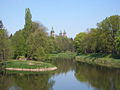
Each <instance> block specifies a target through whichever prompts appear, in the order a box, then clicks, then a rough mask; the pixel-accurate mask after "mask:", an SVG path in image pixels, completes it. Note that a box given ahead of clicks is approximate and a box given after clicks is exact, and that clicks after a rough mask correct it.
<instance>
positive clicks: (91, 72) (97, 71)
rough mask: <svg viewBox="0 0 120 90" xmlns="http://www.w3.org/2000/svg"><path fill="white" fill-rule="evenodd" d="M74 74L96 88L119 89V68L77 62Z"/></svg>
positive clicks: (97, 89) (102, 89)
mask: <svg viewBox="0 0 120 90" xmlns="http://www.w3.org/2000/svg"><path fill="white" fill-rule="evenodd" d="M75 76H76V78H77V79H78V80H79V81H80V82H87V83H88V84H89V85H91V86H92V87H94V88H96V90H120V70H118V69H110V68H109V69H108V68H105V67H100V66H93V65H89V64H83V63H77V65H76V71H75Z"/></svg>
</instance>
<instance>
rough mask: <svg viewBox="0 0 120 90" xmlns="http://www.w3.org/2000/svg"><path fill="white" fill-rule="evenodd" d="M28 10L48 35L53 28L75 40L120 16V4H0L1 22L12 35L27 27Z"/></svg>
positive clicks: (43, 0)
mask: <svg viewBox="0 0 120 90" xmlns="http://www.w3.org/2000/svg"><path fill="white" fill-rule="evenodd" d="M26 8H30V11H31V14H32V20H33V21H37V22H40V23H42V24H43V25H44V26H45V27H47V28H48V31H47V32H50V30H51V28H52V27H53V28H54V31H55V32H56V34H59V32H60V31H62V32H63V31H64V30H65V31H66V32H67V36H68V37H72V38H74V37H75V35H76V34H78V33H80V32H85V31H86V30H87V29H88V28H95V27H96V24H97V23H99V22H101V21H102V20H103V19H105V18H106V17H109V16H112V15H120V0H0V20H2V21H3V24H4V26H5V28H6V29H7V30H8V32H9V34H10V33H13V34H14V33H15V32H16V31H18V30H19V29H22V28H23V27H24V22H25V20H24V18H25V9H26Z"/></svg>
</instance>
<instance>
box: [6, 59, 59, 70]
mask: <svg viewBox="0 0 120 90" xmlns="http://www.w3.org/2000/svg"><path fill="white" fill-rule="evenodd" d="M5 69H6V70H11V71H33V72H40V71H53V70H56V69H57V67H56V66H54V65H52V64H49V63H44V62H40V61H32V60H11V61H7V62H6V68H5Z"/></svg>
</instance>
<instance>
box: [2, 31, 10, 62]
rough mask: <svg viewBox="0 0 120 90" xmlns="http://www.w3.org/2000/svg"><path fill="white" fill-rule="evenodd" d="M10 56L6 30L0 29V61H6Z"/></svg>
mask: <svg viewBox="0 0 120 90" xmlns="http://www.w3.org/2000/svg"><path fill="white" fill-rule="evenodd" d="M11 55H12V50H11V43H10V39H9V36H8V34H7V30H5V29H0V60H7V59H8V58H10V57H11Z"/></svg>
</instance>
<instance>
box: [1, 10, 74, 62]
mask: <svg viewBox="0 0 120 90" xmlns="http://www.w3.org/2000/svg"><path fill="white" fill-rule="evenodd" d="M1 25H2V24H1ZM1 27H2V26H1ZM46 30H47V28H46V27H45V26H43V25H42V24H40V23H38V22H33V21H32V15H31V12H30V9H29V8H27V9H26V11H25V25H24V28H23V29H21V30H19V31H17V32H16V33H15V34H14V35H10V37H8V35H7V33H6V32H3V33H2V31H4V30H1V33H2V34H0V35H1V41H0V43H1V44H0V45H1V46H0V49H1V52H0V53H1V54H0V55H2V56H3V55H4V54H5V53H4V54H2V53H3V51H2V50H3V49H4V48H3V47H5V48H9V47H12V50H13V52H14V54H13V58H14V59H16V58H18V57H21V56H23V57H25V58H26V59H28V60H31V59H32V60H44V59H45V58H46V57H47V54H50V53H54V54H55V53H60V52H66V51H74V47H73V40H72V39H71V38H67V37H66V36H56V37H51V36H48V33H47V32H46ZM64 33H65V32H64ZM2 35H3V36H2ZM9 41H11V45H9ZM6 43H7V44H6ZM6 51H8V49H7V50H6ZM8 52H9V51H8ZM6 53H7V52H6ZM5 55H6V56H4V58H5V57H7V54H5ZM8 56H9V55H8Z"/></svg>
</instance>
